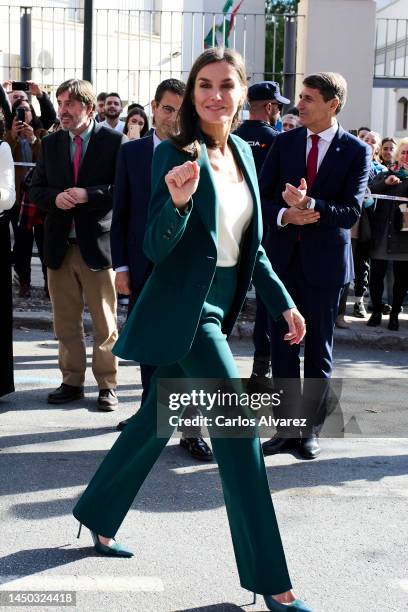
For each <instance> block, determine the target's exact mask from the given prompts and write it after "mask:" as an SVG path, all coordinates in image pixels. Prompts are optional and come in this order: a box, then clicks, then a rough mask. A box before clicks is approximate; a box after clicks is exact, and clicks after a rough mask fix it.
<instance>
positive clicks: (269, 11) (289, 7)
mask: <svg viewBox="0 0 408 612" xmlns="http://www.w3.org/2000/svg"><path fill="white" fill-rule="evenodd" d="M298 3H299V0H265V13H266V40H265V79H266V80H267V81H277V82H278V83H279V84H280V85H282V78H283V49H284V36H285V15H296V13H297V5H298Z"/></svg>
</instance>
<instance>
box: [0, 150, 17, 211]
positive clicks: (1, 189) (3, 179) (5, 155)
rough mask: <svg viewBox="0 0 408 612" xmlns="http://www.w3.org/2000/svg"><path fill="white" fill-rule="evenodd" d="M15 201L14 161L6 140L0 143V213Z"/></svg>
mask: <svg viewBox="0 0 408 612" xmlns="http://www.w3.org/2000/svg"><path fill="white" fill-rule="evenodd" d="M15 201H16V190H15V185H14V163H13V156H12V155H11V149H10V146H9V144H8V143H7V142H2V143H1V144H0V213H1V212H2V211H3V210H8V209H9V208H11V207H12V206H13V204H14V202H15Z"/></svg>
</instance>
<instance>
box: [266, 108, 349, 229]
mask: <svg viewBox="0 0 408 612" xmlns="http://www.w3.org/2000/svg"><path fill="white" fill-rule="evenodd" d="M338 129H339V124H338V123H337V121H336V120H335V121H334V123H333V125H332V126H330V127H329V128H327V130H324V131H323V132H320V133H319V134H318V136H320V138H319V142H318V143H317V149H318V153H317V171H319V168H320V165H321V163H322V161H323V159H324V156H325V155H326V153H327V151H328V149H329V147H330V145H331V143H332V140H333V138H334V137H335V135H336V134H337V130H338ZM313 134H314V132H312V131H311V130H309V129H308V130H307V139H306V164H307V158H308V156H309V153H310V149H311V148H312V139H311V136H313ZM310 199H311V202H310V205H309V208H314V207H315V200H314V199H313V198H310ZM285 210H287V208H281V209H280V211H279V213H278V217H277V224H278V226H279V227H285V225H287V224H282V215H283V213H284V212H285Z"/></svg>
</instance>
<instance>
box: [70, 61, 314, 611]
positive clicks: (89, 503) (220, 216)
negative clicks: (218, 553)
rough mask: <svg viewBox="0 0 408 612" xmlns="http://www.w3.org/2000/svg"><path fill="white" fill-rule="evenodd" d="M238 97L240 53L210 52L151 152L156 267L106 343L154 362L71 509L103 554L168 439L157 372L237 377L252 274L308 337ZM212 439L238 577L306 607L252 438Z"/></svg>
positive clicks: (117, 548)
mask: <svg viewBox="0 0 408 612" xmlns="http://www.w3.org/2000/svg"><path fill="white" fill-rule="evenodd" d="M245 97H246V77H245V68H244V64H243V60H242V58H241V56H240V55H239V54H237V53H235V52H233V51H230V50H228V49H225V50H224V49H207V50H206V51H204V53H202V54H201V55H200V56H199V57H198V59H197V60H196V62H195V63H194V65H193V67H192V69H191V72H190V75H189V79H188V82H187V89H186V94H185V97H184V100H183V103H182V106H181V109H180V113H179V128H180V132H179V135H178V136H177V137H175V138H173V140H172V141H171V142H170V141H166V142H163V143H162V144H160V145H159V146H158V148H157V149H156V152H155V155H154V159H153V167H152V198H151V202H150V209H149V219H148V224H147V230H146V235H145V241H144V249H145V253H146V255H147V256H148V258H149V259H150V260H152V261H153V262H154V264H155V266H154V270H153V272H152V274H151V276H150V277H149V279H148V281H147V283H146V285H145V287H144V290H143V292H142V294H141V296H140V298H139V300H138V301H137V303H136V304H135V306H134V308H133V310H132V313H131V316H130V317H129V319H128V321H127V323H126V326H125V328H124V330H123V332H122V334H121V336H120V338H119V340H118V342H117V343H116V345H115V348H114V352H115V354H116V355H118V356H120V357H122V358H125V359H131V360H136V361H140V362H142V363H149V364H152V365H157V366H158V368H157V370H156V373H155V376H154V378H155V380H153V381H152V384H151V391H150V393H149V396H148V398H147V399H146V401H145V403H144V404H143V406H142V407H141V408H140V410H139V411H138V413H137V414H136V415H135V416H134V417H132V418H131V419H130V421H129V424H128V425H127V427H126V429H125V430H124V431H123V432H122V434H121V435H120V436H119V438H118V440H117V441H116V443H115V444H114V446H113V447H112V449H111V450H110V452H109V453H108V454H107V456H106V457H105V459H104V461H103V462H102V464H101V466H100V467H99V469H98V471H97V472H96V474H95V475H94V477H93V478H92V480H91V482H90V484H89V485H88V487H87V489H86V490H85V492H84V493H83V495H82V497H81V498H80V500H79V501H78V503H77V505H76V506H75V509H74V516H75V517H76V518H77V519H78V520H79V521H80V522H81V524H82V523H83V524H84V525H86V526H87V527H88V528H89V529H90V530H91V533H92V535H93V539H94V542H95V547H96V548H97V550H98V551H99V552H101V553H102V554H108V555H118V556H131V555H132V553H131V552H130V551H128V550H126V549H125V548H124V547H122V546H121V545H120V544H118V543H117V542H115V540H114V539H113V538H114V536H115V534H116V532H117V530H118V528H119V526H120V524H121V523H122V521H123V519H124V518H125V516H126V514H127V512H128V510H129V508H130V506H131V504H132V502H133V500H134V498H135V496H136V494H137V492H138V490H139V488H140V487H141V485H142V483H143V481H144V480H145V478H146V476H147V475H148V473H149V471H150V470H151V468H152V466H153V465H154V463H155V461H156V460H157V458H158V456H159V455H160V452H161V451H162V449H163V448H164V446H165V445H166V443H167V440H168V437H169V436H168V437H167V438H165V437H158V435H157V409H158V408H159V409H160V405H159V406H158V404H157V391H156V384H155V383H156V381H157V380H158V379H163V378H167V379H168V378H173V379H174V378H216V379H230V378H239V374H238V370H237V368H236V365H235V363H234V360H233V357H232V354H231V350H230V348H229V346H228V343H227V336H228V334H229V333H230V332H231V330H232V327H233V325H234V323H235V320H236V318H237V316H238V314H239V312H240V309H241V307H242V304H243V301H244V299H245V295H246V293H247V291H248V288H249V286H250V283H251V281H252V282H253V283H254V285H255V287H256V289H257V291H258V292H259V294H260V295H261V297H262V300H263V301H264V302H265V304H266V306H267V308H268V310H269V312H270V314H271V316H273V317H274V318H279V317H280V316H283V317H284V318H285V319H286V321H287V323H288V333H287V334H286V336H285V339H286V340H287V341H288V342H291V343H299V342H300V341H301V340H302V338H303V336H304V334H305V325H304V320H303V317H302V316H301V315H300V313H299V312H298V311H297V310H296V308H295V305H294V303H293V301H292V300H291V298H290V296H289V295H288V293H287V292H286V290H285V289H284V287H283V285H282V283H281V282H280V280H279V279H278V278H277V276H276V275H275V273H274V272H273V270H272V267H271V265H270V263H269V260H268V259H267V257H266V255H265V253H264V250H263V248H262V246H260V242H261V237H262V219H261V213H260V204H259V193H258V184H257V177H256V170H255V165H254V162H253V158H252V153H251V151H250V148H249V146H248V145H247V144H246V143H245V142H244V141H243V140H241V139H240V138H239V137H237V136H233V135H231V131H232V130H233V129H234V128H235V126H236V122H237V118H238V116H239V113H240V110H241V109H242V105H243V103H244V100H245ZM163 338H166V342H165V343H163ZM210 433H211V432H210ZM169 435H170V434H169ZM212 444H213V449H214V453H215V456H216V458H217V461H218V465H219V471H220V476H221V481H222V486H223V492H224V498H225V504H226V508H227V513H228V519H229V524H230V529H231V535H232V541H233V546H234V551H235V556H236V561H237V566H238V572H239V576H240V582H241V585H242V586H243V587H244V588H246V589H248V590H251V591H253V592H254V593H261V594H263V595H264V598H265V601H266V603H267V606H268V608H269V609H270V610H287V609H293V610H295V609H296V610H309V608H308V607H307V606H306V604H304V603H303V602H302V601H300V600H298V599H296V597H295V595H294V594H293V591H292V590H291V589H292V586H291V583H290V579H289V575H288V570H287V567H286V561H285V555H284V551H283V547H282V542H281V538H280V534H279V529H278V525H277V521H276V517H275V513H274V508H273V504H272V500H271V496H270V491H269V487H268V481H267V477H266V471H265V465H264V460H263V455H262V450H261V446H260V442H259V438H258V437H254V436H252V437H246V438H242V437H241V438H236V437H235V438H234V437H230V438H226V437H224V438H221V437H212Z"/></svg>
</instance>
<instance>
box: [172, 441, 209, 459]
mask: <svg viewBox="0 0 408 612" xmlns="http://www.w3.org/2000/svg"><path fill="white" fill-rule="evenodd" d="M180 446H181V448H185V449H186V450H187V451H188V452H189V453H190V455H191V456H192V457H194V459H198V460H199V461H212V460H213V453H212V450H211V448H210V447H209V446H208V444H207V442H206V441H205V440H203V438H201V437H200V438H180Z"/></svg>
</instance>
